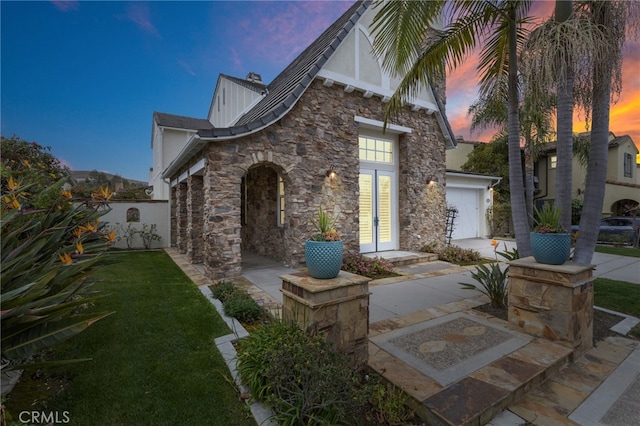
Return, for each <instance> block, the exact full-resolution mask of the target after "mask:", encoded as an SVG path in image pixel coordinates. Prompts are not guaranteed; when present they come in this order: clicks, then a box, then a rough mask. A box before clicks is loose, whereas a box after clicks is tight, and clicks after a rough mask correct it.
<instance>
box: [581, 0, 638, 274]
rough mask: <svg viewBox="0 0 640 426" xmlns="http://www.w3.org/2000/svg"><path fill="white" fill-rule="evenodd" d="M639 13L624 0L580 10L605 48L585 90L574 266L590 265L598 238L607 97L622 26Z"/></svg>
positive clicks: (616, 74) (614, 82)
mask: <svg viewBox="0 0 640 426" xmlns="http://www.w3.org/2000/svg"><path fill="white" fill-rule="evenodd" d="M639 11H640V6H639V4H638V3H637V2H624V1H592V2H587V4H586V7H584V8H582V9H580V12H582V13H584V14H586V15H587V16H588V17H589V18H590V19H591V21H592V22H593V23H594V24H595V25H596V26H598V28H600V29H602V32H603V41H604V44H605V45H606V49H603V50H602V51H601V52H598V55H596V56H595V57H594V61H593V68H592V70H593V74H592V86H591V91H590V92H589V91H586V93H587V99H586V102H585V103H586V104H587V105H591V143H590V148H589V161H588V165H587V181H586V191H585V195H584V205H583V208H582V212H583V214H582V216H581V218H580V228H579V233H578V240H577V242H576V249H575V253H574V256H573V260H574V262H576V263H591V259H592V258H593V252H594V250H595V245H596V242H597V239H598V229H599V222H600V217H601V212H602V202H603V200H604V190H605V184H606V174H607V157H608V146H609V112H610V101H611V95H612V93H616V92H617V93H619V92H620V90H621V84H620V81H621V67H622V46H623V45H624V41H625V32H626V26H627V23H629V24H635V25H636V26H637V25H639V24H638V19H637V17H638V13H639ZM589 95H590V99H589V97H588V96H589Z"/></svg>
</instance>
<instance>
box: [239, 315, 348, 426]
mask: <svg viewBox="0 0 640 426" xmlns="http://www.w3.org/2000/svg"><path fill="white" fill-rule="evenodd" d="M238 372H239V373H240V376H241V377H242V380H243V382H244V383H245V384H246V385H247V386H248V387H249V389H250V390H251V393H252V394H253V396H254V397H255V398H258V399H260V400H262V401H263V402H265V403H266V404H267V405H268V406H270V407H271V409H272V410H273V412H274V417H275V419H274V420H275V421H277V422H278V423H279V424H281V425H305V424H314V425H322V424H325V425H329V424H331V425H336V424H352V423H353V420H354V419H352V418H350V416H349V414H350V413H354V412H355V411H356V409H355V407H354V404H355V403H356V402H357V398H354V387H353V386H354V373H353V371H352V370H351V369H350V368H349V367H348V366H347V363H346V360H345V359H344V358H343V357H342V356H340V355H339V354H337V353H336V351H335V350H334V349H333V347H332V346H331V345H330V344H329V343H327V342H326V341H325V340H324V339H323V338H322V337H321V336H318V335H314V336H308V335H307V334H306V333H305V332H303V331H302V330H300V329H299V328H298V327H297V326H296V325H295V324H293V323H287V322H282V321H274V322H271V323H269V324H266V325H264V326H262V327H260V328H258V329H257V330H256V331H255V332H254V333H253V334H251V336H249V337H248V338H246V339H244V340H243V341H242V342H241V344H240V350H239V353H238Z"/></svg>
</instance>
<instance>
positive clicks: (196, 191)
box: [186, 175, 204, 263]
mask: <svg viewBox="0 0 640 426" xmlns="http://www.w3.org/2000/svg"><path fill="white" fill-rule="evenodd" d="M187 188H188V190H187V199H186V204H187V235H188V239H187V259H189V261H190V262H191V263H202V259H203V257H202V255H203V251H204V243H203V241H202V205H203V201H204V185H203V179H202V176H197V175H195V176H189V177H188V178H187Z"/></svg>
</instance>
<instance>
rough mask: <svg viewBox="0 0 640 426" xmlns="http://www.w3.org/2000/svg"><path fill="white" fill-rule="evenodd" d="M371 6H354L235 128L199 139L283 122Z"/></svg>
mask: <svg viewBox="0 0 640 426" xmlns="http://www.w3.org/2000/svg"><path fill="white" fill-rule="evenodd" d="M370 3H371V2H370V1H364V2H361V1H358V2H356V3H354V4H353V6H351V7H350V8H349V9H348V10H347V11H346V12H345V13H344V14H343V15H342V16H341V17H340V18H338V20H337V21H335V22H334V23H333V24H332V25H331V26H330V27H329V28H327V29H326V30H325V32H323V33H322V34H321V35H320V37H318V38H317V39H316V41H314V42H313V43H312V44H311V45H310V46H309V47H307V48H306V49H305V50H304V51H303V52H302V53H301V54H300V55H298V57H297V58H296V59H295V60H294V61H293V62H292V63H291V64H290V65H289V66H287V67H286V68H285V69H284V71H282V72H281V73H280V74H279V75H278V76H277V77H276V78H275V79H274V80H273V81H272V82H271V83H270V84H269V85H268V86H267V90H268V93H267V95H266V96H265V97H264V98H263V99H262V100H261V101H260V102H258V103H257V104H256V105H255V106H254V107H253V108H252V109H251V110H249V111H248V112H247V113H246V114H245V115H244V116H242V117H241V118H240V119H239V120H238V122H237V123H236V125H235V126H232V127H230V128H225V129H222V128H220V129H218V128H216V129H203V130H202V131H200V132H198V135H199V136H200V137H203V138H217V137H225V136H226V137H229V136H234V135H239V134H243V133H248V132H251V131H253V130H255V129H258V128H261V127H264V126H267V125H269V124H271V123H273V122H274V121H276V120H278V119H280V118H281V117H282V116H283V115H284V114H285V113H286V112H287V111H289V109H291V107H293V105H294V104H295V103H296V102H297V101H298V99H300V97H301V96H302V94H303V93H304V92H305V90H306V89H307V87H309V84H311V82H312V81H313V79H314V77H315V76H316V74H317V73H318V71H320V69H321V68H322V66H323V65H324V64H325V63H326V62H327V60H329V58H330V57H331V55H332V54H333V52H335V50H336V49H337V48H338V46H339V45H340V43H341V42H342V40H343V39H344V38H345V37H346V36H347V34H348V33H349V31H350V30H351V29H352V28H353V26H354V25H355V23H356V22H358V19H360V17H361V16H362V14H363V13H364V12H365V10H366V9H367V7H368V6H369V4H370Z"/></svg>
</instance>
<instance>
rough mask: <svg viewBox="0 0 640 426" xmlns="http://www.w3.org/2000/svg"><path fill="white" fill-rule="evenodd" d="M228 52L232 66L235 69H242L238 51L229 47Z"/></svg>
mask: <svg viewBox="0 0 640 426" xmlns="http://www.w3.org/2000/svg"><path fill="white" fill-rule="evenodd" d="M229 51H230V52H231V62H232V63H233V65H235V66H236V68H242V59H241V58H240V55H238V51H237V50H236V49H234V48H233V47H230V48H229Z"/></svg>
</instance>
